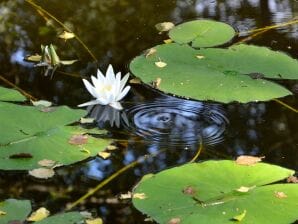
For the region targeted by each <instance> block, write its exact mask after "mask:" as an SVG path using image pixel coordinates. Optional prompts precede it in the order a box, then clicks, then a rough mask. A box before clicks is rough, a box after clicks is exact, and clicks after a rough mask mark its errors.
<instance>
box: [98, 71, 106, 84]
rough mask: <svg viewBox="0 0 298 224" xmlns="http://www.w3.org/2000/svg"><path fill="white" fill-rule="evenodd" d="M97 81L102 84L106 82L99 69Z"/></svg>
mask: <svg viewBox="0 0 298 224" xmlns="http://www.w3.org/2000/svg"><path fill="white" fill-rule="evenodd" d="M97 79H98V80H99V81H101V82H104V80H105V76H104V75H103V74H102V72H101V71H100V70H99V69H97Z"/></svg>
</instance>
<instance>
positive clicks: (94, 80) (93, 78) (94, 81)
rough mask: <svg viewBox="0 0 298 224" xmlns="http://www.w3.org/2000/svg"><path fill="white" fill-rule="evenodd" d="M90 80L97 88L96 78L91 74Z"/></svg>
mask: <svg viewBox="0 0 298 224" xmlns="http://www.w3.org/2000/svg"><path fill="white" fill-rule="evenodd" d="M91 80H92V83H93V86H94V87H95V89H96V88H98V83H100V82H98V79H97V78H96V77H94V76H93V75H91Z"/></svg>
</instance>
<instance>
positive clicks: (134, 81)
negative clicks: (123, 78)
mask: <svg viewBox="0 0 298 224" xmlns="http://www.w3.org/2000/svg"><path fill="white" fill-rule="evenodd" d="M141 82H142V81H141V80H140V79H139V78H133V79H131V80H129V83H131V84H140V83H141Z"/></svg>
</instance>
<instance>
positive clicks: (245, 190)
mask: <svg viewBox="0 0 298 224" xmlns="http://www.w3.org/2000/svg"><path fill="white" fill-rule="evenodd" d="M255 187H256V186H252V187H244V186H241V187H240V188H238V189H237V190H236V191H238V192H242V193H245V192H248V191H250V190H251V189H253V188H255Z"/></svg>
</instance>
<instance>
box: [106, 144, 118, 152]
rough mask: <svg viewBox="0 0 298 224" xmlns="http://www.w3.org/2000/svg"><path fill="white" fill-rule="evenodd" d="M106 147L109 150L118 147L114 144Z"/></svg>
mask: <svg viewBox="0 0 298 224" xmlns="http://www.w3.org/2000/svg"><path fill="white" fill-rule="evenodd" d="M106 149H107V150H109V151H114V150H116V149H118V147H117V146H115V145H108V146H107V148H106Z"/></svg>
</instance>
